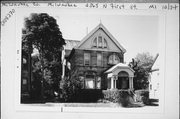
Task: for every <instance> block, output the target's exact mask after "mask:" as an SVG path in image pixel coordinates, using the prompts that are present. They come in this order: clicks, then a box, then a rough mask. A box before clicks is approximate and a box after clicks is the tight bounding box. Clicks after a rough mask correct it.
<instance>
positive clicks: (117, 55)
mask: <svg viewBox="0 0 180 119" xmlns="http://www.w3.org/2000/svg"><path fill="white" fill-rule="evenodd" d="M70 50H71V52H70ZM64 51H65V54H66V55H65V56H66V59H67V61H68V62H70V64H71V70H72V71H75V70H77V72H78V73H77V74H76V75H77V76H78V77H79V78H80V79H81V80H82V82H83V85H84V86H83V87H84V88H85V89H114V88H118V89H133V77H134V71H133V70H132V69H131V68H130V67H129V66H127V65H126V64H124V63H123V62H124V53H125V52H126V50H125V49H124V48H123V47H122V46H121V45H120V44H119V42H118V41H117V40H116V39H115V38H114V37H113V36H112V34H111V33H110V32H109V31H108V30H107V29H106V28H105V27H104V25H103V24H101V23H100V24H99V25H98V26H97V27H96V28H94V29H93V30H92V31H91V32H90V33H89V34H87V35H86V36H85V37H84V38H83V39H82V40H81V41H80V42H78V41H73V40H66V46H65V49H64ZM69 53H70V54H69ZM67 54H69V56H68V55H67ZM63 57H64V56H63ZM65 64H66V63H65ZM65 64H64V65H65Z"/></svg>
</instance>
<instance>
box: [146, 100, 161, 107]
mask: <svg viewBox="0 0 180 119" xmlns="http://www.w3.org/2000/svg"><path fill="white" fill-rule="evenodd" d="M158 103H159V99H149V101H148V103H147V104H146V105H147V106H159V104H158Z"/></svg>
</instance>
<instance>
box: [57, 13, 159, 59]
mask: <svg viewBox="0 0 180 119" xmlns="http://www.w3.org/2000/svg"><path fill="white" fill-rule="evenodd" d="M55 18H56V19H57V22H58V25H59V27H60V30H61V32H62V34H63V37H64V38H65V39H70V40H82V39H83V38H84V37H85V36H86V35H87V32H88V33H89V32H90V31H91V30H93V29H94V28H95V27H96V26H97V25H98V24H99V23H100V22H101V23H102V24H103V25H104V26H105V27H106V28H107V30H108V31H109V32H110V33H111V34H112V35H113V36H114V37H115V38H116V40H117V41H118V42H119V43H120V44H121V45H122V46H123V47H124V48H125V49H126V53H125V59H124V61H125V62H129V61H131V59H132V58H134V57H135V56H136V55H137V54H138V53H143V52H149V53H150V54H151V55H153V56H155V55H156V54H157V53H158V17H157V16H130V15H129V16H122V15H92V14H91V15H89V14H83V15H81V14H80V15H77V14H75V15H72V14H66V15H59V16H55Z"/></svg>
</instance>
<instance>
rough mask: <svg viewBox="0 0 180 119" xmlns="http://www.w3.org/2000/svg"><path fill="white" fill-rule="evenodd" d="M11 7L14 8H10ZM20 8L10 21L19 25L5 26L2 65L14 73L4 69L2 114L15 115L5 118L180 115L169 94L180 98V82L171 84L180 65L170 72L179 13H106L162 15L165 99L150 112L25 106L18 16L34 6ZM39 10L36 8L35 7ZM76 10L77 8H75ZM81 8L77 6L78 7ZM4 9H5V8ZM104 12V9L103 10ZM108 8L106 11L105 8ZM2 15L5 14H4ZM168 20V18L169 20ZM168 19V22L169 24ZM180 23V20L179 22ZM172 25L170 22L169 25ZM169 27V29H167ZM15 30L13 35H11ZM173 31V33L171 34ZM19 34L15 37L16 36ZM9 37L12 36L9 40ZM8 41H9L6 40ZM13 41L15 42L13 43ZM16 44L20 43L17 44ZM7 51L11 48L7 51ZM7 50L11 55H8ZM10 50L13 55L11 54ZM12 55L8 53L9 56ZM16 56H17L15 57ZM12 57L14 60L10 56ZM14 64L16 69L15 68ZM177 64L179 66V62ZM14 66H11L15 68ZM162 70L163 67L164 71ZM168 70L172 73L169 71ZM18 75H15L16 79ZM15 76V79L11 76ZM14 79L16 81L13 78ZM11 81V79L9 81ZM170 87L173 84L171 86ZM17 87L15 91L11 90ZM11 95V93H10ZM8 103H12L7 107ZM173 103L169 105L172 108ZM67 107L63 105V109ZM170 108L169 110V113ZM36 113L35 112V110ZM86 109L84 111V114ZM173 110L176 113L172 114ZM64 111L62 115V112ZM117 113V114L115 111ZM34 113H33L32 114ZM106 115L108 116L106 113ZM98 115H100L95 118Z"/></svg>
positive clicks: (123, 109)
mask: <svg viewBox="0 0 180 119" xmlns="http://www.w3.org/2000/svg"><path fill="white" fill-rule="evenodd" d="M141 5H147V4H143V3H142V4H141ZM10 9H11V8H10ZM14 9H15V10H16V14H15V17H16V18H15V19H13V18H12V19H10V20H9V22H11V23H10V25H13V24H12V22H13V23H16V24H15V28H14V27H13V26H12V29H11V30H10V29H9V28H8V27H10V26H9V24H8V23H6V26H5V27H2V31H1V33H2V37H1V38H2V68H5V67H7V69H8V72H10V75H8V73H6V72H5V71H1V72H2V83H1V84H2V86H1V88H2V96H1V97H2V101H1V104H2V108H3V110H5V111H4V112H3V113H2V114H7V111H8V112H9V114H10V115H11V114H14V115H11V116H10V115H4V117H8V116H9V117H13V116H14V118H16V117H19V118H27V117H29V118H33V117H37V118H43V117H46V115H49V116H50V115H51V116H52V114H53V116H54V117H55V116H57V117H55V118H60V117H59V116H63V117H69V116H68V115H69V114H71V118H78V117H81V118H82V117H87V116H86V115H87V113H91V114H92V115H94V114H95V115H98V114H102V113H103V114H102V115H104V116H103V118H108V117H112V118H113V117H115V116H117V115H118V116H119V115H121V116H124V117H127V118H134V117H135V116H136V117H139V118H142V115H143V118H144V116H145V117H146V118H147V117H149V118H157V117H158V118H164V117H166V118H167V119H169V118H171V117H176V118H177V115H173V114H177V112H179V111H178V110H171V109H172V106H175V104H177V105H179V101H177V99H170V97H168V96H171V94H172V97H177V96H178V95H179V93H178V92H179V90H178V87H179V82H178V80H177V79H175V81H177V82H175V83H171V81H170V80H172V79H170V78H172V77H171V76H172V74H175V75H173V78H177V77H178V76H177V75H176V74H177V72H178V71H179V68H178V67H175V70H173V71H175V73H171V72H169V69H168V68H171V69H172V67H171V66H170V65H169V61H175V62H171V64H172V66H176V65H175V64H174V63H178V62H177V61H176V59H173V58H177V57H176V55H175V54H174V53H177V52H178V51H176V50H177V48H178V47H177V46H178V44H177V43H178V41H170V40H171V39H175V40H177V36H176V35H178V33H177V31H175V33H174V35H175V36H172V34H173V33H171V31H170V30H173V28H174V27H175V25H174V24H173V23H172V21H176V22H177V20H176V19H178V18H179V17H177V18H176V17H175V15H177V12H173V11H172V12H169V11H161V10H137V11H132V10H122V11H120V10H106V12H105V14H111V15H112V14H113V15H145V16H146V15H157V16H159V28H160V29H159V35H160V36H159V39H160V40H159V42H160V43H159V46H160V47H161V48H160V56H161V61H162V62H161V65H160V66H161V68H160V71H161V73H160V74H162V75H160V76H161V79H164V80H162V82H161V83H160V85H161V88H160V94H161V96H160V97H161V98H160V106H159V107H158V109H157V108H156V109H154V108H152V111H151V112H149V110H146V109H143V108H121V109H120V108H92V107H87V108H85V107H83V108H82V107H63V105H60V104H55V105H53V106H52V105H51V104H46V105H41V104H39V105H33V104H29V105H28V104H27V105H24V104H20V84H21V83H20V79H21V78H20V75H19V74H20V71H21V69H20V67H21V66H20V65H21V63H20V62H19V61H17V59H20V57H21V54H17V50H19V51H21V50H20V44H19V41H20V40H19V39H21V28H20V27H19V25H18V24H17V23H18V15H19V13H20V12H21V10H23V9H24V10H25V9H30V8H23V9H21V8H14ZM32 9H34V10H32V12H33V11H36V10H40V11H48V12H49V11H51V12H52V11H54V10H58V9H61V10H65V11H68V10H67V9H62V8H53V10H52V8H51V9H50V8H49V9H46V8H45V7H44V8H38V9H37V8H32ZM35 9H36V10H35ZM71 9H73V8H71ZM76 9H77V8H76ZM79 10H80V11H82V9H79ZM2 11H3V10H2ZM85 11H86V12H88V13H91V14H98V12H94V11H95V9H94V10H89V9H86V10H84V11H82V13H84V12H85ZM100 11H101V10H100ZM104 11H105V10H104ZM170 16H173V17H174V18H175V20H174V19H172V18H169V17H170ZM1 18H2V16H1ZM167 19H168V20H167ZM167 21H168V23H167ZM170 23H172V24H173V25H172V26H173V28H171V27H170V25H169V24H170ZM178 23H179V22H178ZM167 24H168V25H167ZM167 26H168V28H167ZM6 30H7V31H10V32H9V33H10V36H8V37H5V35H8V34H7V33H6V32H5V31H6ZM175 30H179V29H177V28H175ZM11 32H12V34H11ZM169 32H170V35H169V34H168V35H167V33H169ZM14 36H15V39H14V38H13V37H14ZM7 38H8V39H7ZM9 39H10V40H11V41H8V40H9ZM13 39H14V40H16V42H15V41H12V40H13ZM5 40H7V41H5ZM6 43H8V46H7V44H6ZM11 43H12V44H11ZM13 43H16V44H15V45H14V44H13ZM7 48H9V49H7ZM170 48H175V49H174V50H170V51H174V53H173V52H171V53H170V52H169V51H167V50H169V49H170ZM6 50H7V51H6ZM12 52H13V53H14V54H11V53H12ZM6 53H7V54H6ZM8 53H10V54H8ZM169 54H172V56H175V57H173V58H172V59H170V58H168V57H170V56H167V55H169ZM6 55H8V56H6ZM14 56H15V57H14ZM8 58H10V59H8ZM13 59H14V61H15V63H14V62H13V63H12V62H8V61H7V60H9V61H12V60H13ZM12 66H13V67H14V68H12ZM17 66H19V68H18V69H17ZM177 66H179V65H178V64H177ZM10 67H11V68H12V69H11V68H10ZM161 69H162V70H161ZM167 72H168V73H167ZM13 77H14V78H13ZM10 78H11V79H10ZM12 78H13V79H14V80H13V79H12ZM7 81H9V82H7ZM8 86H10V87H9V90H7V89H8ZM168 86H171V87H168ZM170 88H172V89H175V92H172V89H170ZM11 89H13V91H12V90H11ZM8 95H10V96H8ZM8 97H10V98H11V99H8ZM6 98H7V101H6ZM171 101H175V102H171ZM169 103H172V106H171V104H169ZM5 104H8V105H7V106H6V105H5ZM168 106H169V107H168ZM62 107H63V108H62ZM177 107H178V106H175V109H177ZM62 111H63V112H64V113H61V112H62ZM168 111H169V112H168ZM21 112H26V113H21ZM32 112H33V113H32ZM51 112H54V113H51ZM82 112H83V113H82ZM170 112H174V113H172V114H171V115H170ZM37 113H38V116H37ZM60 113H61V114H60ZM66 113H68V115H66ZM77 113H79V114H80V113H82V114H81V116H78V115H77ZM112 113H113V114H112ZM23 114H24V116H20V115H23ZM26 114H27V115H26ZM30 114H31V116H32V117H31V116H30ZM105 115H106V116H105ZM46 118H49V117H46ZM88 118H93V117H88ZM95 118H96V117H95Z"/></svg>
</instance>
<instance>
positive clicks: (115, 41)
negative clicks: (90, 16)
mask: <svg viewBox="0 0 180 119" xmlns="http://www.w3.org/2000/svg"><path fill="white" fill-rule="evenodd" d="M99 29H102V30H103V31H104V32H105V33H106V34H107V35H108V36H109V37H110V39H111V40H112V41H113V42H114V43H115V44H116V45H117V46H118V48H119V49H120V50H122V52H124V53H125V52H126V49H124V48H123V47H122V46H121V45H120V44H119V42H118V41H117V40H116V39H115V38H114V37H113V35H112V34H111V33H110V32H109V31H108V30H107V29H106V28H105V26H104V25H103V24H102V23H100V24H99V25H98V26H97V27H95V28H94V29H93V30H92V31H91V32H90V33H89V34H87V35H86V36H85V37H84V38H83V39H82V40H81V42H80V43H79V44H78V45H77V46H76V47H74V48H75V49H76V48H79V47H80V46H81V45H82V44H83V43H84V42H85V41H86V40H88V38H89V37H90V36H92V35H93V34H94V33H95V32H96V31H97V30H99Z"/></svg>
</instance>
